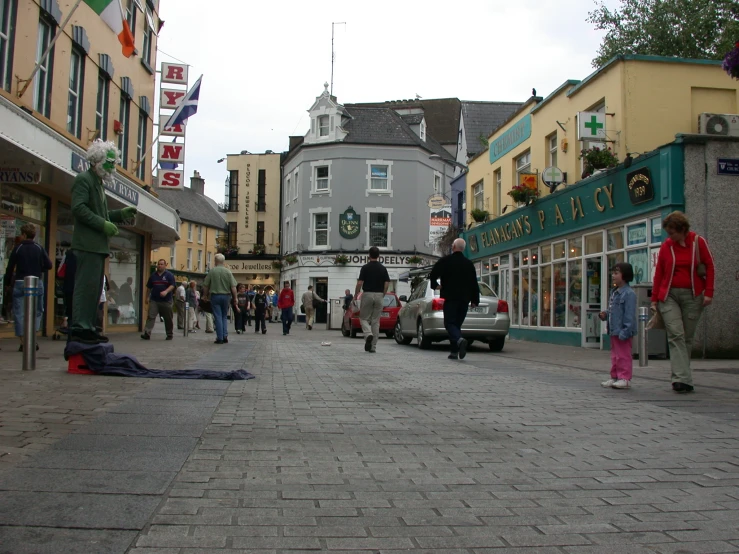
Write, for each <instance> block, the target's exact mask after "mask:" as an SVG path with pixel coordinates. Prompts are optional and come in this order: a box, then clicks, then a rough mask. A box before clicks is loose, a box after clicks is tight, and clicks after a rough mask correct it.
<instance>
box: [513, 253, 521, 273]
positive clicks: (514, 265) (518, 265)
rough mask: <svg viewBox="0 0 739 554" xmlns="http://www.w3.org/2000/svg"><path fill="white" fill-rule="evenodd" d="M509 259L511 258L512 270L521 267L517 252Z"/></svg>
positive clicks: (519, 256)
mask: <svg viewBox="0 0 739 554" xmlns="http://www.w3.org/2000/svg"><path fill="white" fill-rule="evenodd" d="M511 257H512V258H513V268H514V269H515V268H517V267H520V265H521V255H520V254H519V253H518V252H514V253H513V254H511Z"/></svg>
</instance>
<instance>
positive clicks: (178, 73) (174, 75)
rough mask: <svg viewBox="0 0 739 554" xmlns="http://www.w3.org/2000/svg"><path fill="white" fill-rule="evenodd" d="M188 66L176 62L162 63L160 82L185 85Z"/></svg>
mask: <svg viewBox="0 0 739 554" xmlns="http://www.w3.org/2000/svg"><path fill="white" fill-rule="evenodd" d="M187 68H188V66H186V65H182V64H177V63H162V83H172V84H175V85H185V86H187Z"/></svg>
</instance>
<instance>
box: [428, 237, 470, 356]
mask: <svg viewBox="0 0 739 554" xmlns="http://www.w3.org/2000/svg"><path fill="white" fill-rule="evenodd" d="M466 246H467V244H466V243H465V241H464V239H457V240H455V241H454V243H453V244H452V253H451V254H450V255H449V256H445V257H443V258H442V259H440V260H439V261H438V262H436V264H435V265H434V268H433V269H432V270H431V276H430V280H431V288H432V289H434V290H436V289H437V288H438V287H439V279H441V297H442V298H443V299H444V327H445V328H446V330H447V332H448V333H449V342H450V343H451V346H452V348H451V354H449V358H450V359H452V360H456V359H460V360H461V359H463V358H464V357H465V356H466V355H467V339H464V338H462V324H463V323H464V318H465V317H467V308H468V306H472V307H473V308H476V307H477V305H478V304H479V303H480V288H479V287H478V286H477V273H475V266H474V264H473V263H472V262H471V261H470V260H468V259H467V258H465V256H464V249H465V247H466Z"/></svg>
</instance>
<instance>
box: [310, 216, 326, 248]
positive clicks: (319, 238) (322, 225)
mask: <svg viewBox="0 0 739 554" xmlns="http://www.w3.org/2000/svg"><path fill="white" fill-rule="evenodd" d="M313 246H314V247H319V246H323V247H328V213H325V212H324V213H314V214H313Z"/></svg>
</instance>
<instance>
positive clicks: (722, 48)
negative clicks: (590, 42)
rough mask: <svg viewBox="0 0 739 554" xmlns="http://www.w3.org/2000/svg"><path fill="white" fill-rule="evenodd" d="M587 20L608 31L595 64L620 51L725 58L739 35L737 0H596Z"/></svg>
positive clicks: (600, 63)
mask: <svg viewBox="0 0 739 554" xmlns="http://www.w3.org/2000/svg"><path fill="white" fill-rule="evenodd" d="M596 5H597V7H596V9H595V11H592V12H589V13H588V18H587V21H588V22H589V23H592V24H593V25H594V26H595V28H596V29H598V30H602V31H606V36H605V37H604V38H603V43H602V44H601V45H600V48H599V49H598V55H597V57H596V58H595V59H594V60H593V67H601V66H603V65H604V64H605V63H606V62H607V61H608V60H610V59H611V58H613V57H614V56H617V55H619V54H642V55H652V56H677V57H680V58H698V59H711V60H721V59H723V57H724V56H725V55H726V53H727V52H728V51H729V50H731V49H732V48H733V46H734V43H735V42H736V41H737V40H739V0H621V5H620V6H619V8H617V9H609V8H608V7H606V5H605V2H604V1H603V0H596Z"/></svg>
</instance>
